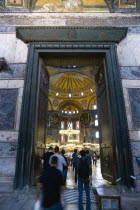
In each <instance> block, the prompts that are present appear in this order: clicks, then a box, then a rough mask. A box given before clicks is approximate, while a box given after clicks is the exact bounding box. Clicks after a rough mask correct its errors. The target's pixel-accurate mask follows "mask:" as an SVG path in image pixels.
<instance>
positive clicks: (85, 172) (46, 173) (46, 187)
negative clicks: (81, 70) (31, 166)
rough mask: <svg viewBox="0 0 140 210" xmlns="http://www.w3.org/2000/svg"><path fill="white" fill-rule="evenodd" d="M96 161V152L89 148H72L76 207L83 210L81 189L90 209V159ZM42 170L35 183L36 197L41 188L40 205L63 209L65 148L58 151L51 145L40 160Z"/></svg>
mask: <svg viewBox="0 0 140 210" xmlns="http://www.w3.org/2000/svg"><path fill="white" fill-rule="evenodd" d="M95 155H96V161H97V158H98V153H97V152H95V153H93V154H92V153H91V152H90V151H89V150H84V149H83V150H81V151H80V152H78V151H77V149H75V150H74V152H73V154H72V159H71V164H72V166H73V170H74V173H75V184H77V182H78V192H79V197H78V209H79V210H83V209H84V208H83V201H82V197H83V189H85V192H86V201H87V202H86V203H87V205H86V210H90V209H91V204H90V182H91V175H92V159H93V163H94V156H95ZM96 161H95V162H96ZM41 164H42V167H43V170H42V173H41V175H40V176H39V179H38V183H37V199H39V196H40V192H41V189H42V199H41V200H42V207H43V209H44V210H56V209H57V210H63V205H62V202H61V201H62V200H63V190H64V189H66V179H67V172H68V166H69V161H68V158H67V157H66V156H65V150H64V149H62V150H61V151H59V147H58V146H56V147H55V148H54V150H53V148H52V147H50V148H49V150H48V151H47V152H46V153H45V154H44V155H43V157H42V161H41Z"/></svg>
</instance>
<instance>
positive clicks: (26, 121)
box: [15, 40, 133, 188]
mask: <svg viewBox="0 0 140 210" xmlns="http://www.w3.org/2000/svg"><path fill="white" fill-rule="evenodd" d="M59 41H60V40H59ZM59 41H58V42H47V43H31V44H30V48H29V57H28V65H27V77H26V83H25V89H24V100H23V108H22V117H21V126H20V135H19V145H18V155H17V164H16V177H15V187H21V188H22V187H24V186H25V185H30V174H31V167H30V163H31V161H32V150H33V148H34V143H33V142H32V141H33V140H32V139H33V137H34V136H33V135H34V130H33V127H34V124H33V123H34V120H33V119H34V111H35V110H34V109H33V106H32V105H33V104H35V103H36V101H35V97H34V96H35V93H36V86H37V78H38V77H37V74H38V67H37V64H38V57H39V53H41V52H46V53H48V52H50V51H52V49H53V51H54V52H59V53H66V50H67V52H68V49H69V50H70V51H71V50H73V49H79V50H80V52H85V53H86V50H87V49H88V52H89V49H90V52H91V53H93V52H94V53H97V52H98V53H99V52H100V53H106V54H107V57H106V58H107V69H108V72H107V73H108V74H109V78H110V79H109V83H110V87H112V86H113V87H114V88H113V89H110V91H111V96H112V98H111V100H112V107H111V108H112V110H113V111H112V114H113V116H114V117H113V119H114V121H113V125H114V126H115V125H116V129H117V136H116V147H118V148H117V149H118V151H119V152H118V155H119V158H120V160H119V165H120V166H119V167H120V169H121V177H122V182H123V183H124V184H126V185H127V186H130V185H131V184H132V182H131V181H130V175H132V174H133V164H132V161H131V159H132V156H131V150H130V140H129V137H128V134H127V131H128V129H127V120H126V116H125V112H124V109H125V108H124V103H123V100H122V98H123V97H122V94H123V92H122V88H121V87H120V82H121V80H120V75H119V71H118V63H117V60H116V58H117V55H116V46H115V44H113V43H108V42H106V43H102V42H100V43H97V44H95V43H94V41H93V43H91V42H90V41H89V42H82V41H81V42H82V43H81V42H79V43H77V41H75V42H72V40H70V42H64V43H62V42H59ZM73 52H74V50H73ZM33 81H34V82H33ZM29 90H32V91H29ZM114 104H116V106H114ZM120 115H121V117H120ZM118 126H119V127H118ZM25 130H26V132H25ZM115 133H116V132H115ZM27 143H28V147H27ZM124 150H125V153H124V152H123V151H124ZM27 153H28V155H27ZM124 156H125V157H124ZM124 169H125V170H124Z"/></svg>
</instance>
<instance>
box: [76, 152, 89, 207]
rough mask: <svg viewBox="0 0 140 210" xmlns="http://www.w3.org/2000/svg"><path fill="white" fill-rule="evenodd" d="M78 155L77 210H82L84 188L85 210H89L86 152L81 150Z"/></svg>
mask: <svg viewBox="0 0 140 210" xmlns="http://www.w3.org/2000/svg"><path fill="white" fill-rule="evenodd" d="M80 155H81V158H80V163H79V166H78V192H79V197H78V209H79V210H84V207H83V188H84V189H85V192H86V210H91V204H90V185H89V175H90V169H89V164H88V162H87V158H86V152H85V151H84V150H82V151H81V152H80Z"/></svg>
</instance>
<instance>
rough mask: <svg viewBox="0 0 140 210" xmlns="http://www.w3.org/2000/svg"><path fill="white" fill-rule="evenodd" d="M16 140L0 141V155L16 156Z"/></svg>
mask: <svg viewBox="0 0 140 210" xmlns="http://www.w3.org/2000/svg"><path fill="white" fill-rule="evenodd" d="M16 154H17V142H16V143H14V142H8V143H7V142H0V157H16Z"/></svg>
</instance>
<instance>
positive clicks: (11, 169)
mask: <svg viewBox="0 0 140 210" xmlns="http://www.w3.org/2000/svg"><path fill="white" fill-rule="evenodd" d="M15 167H16V158H15V157H10V158H8V157H7V158H6V157H4V158H0V176H14V175H15Z"/></svg>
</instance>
